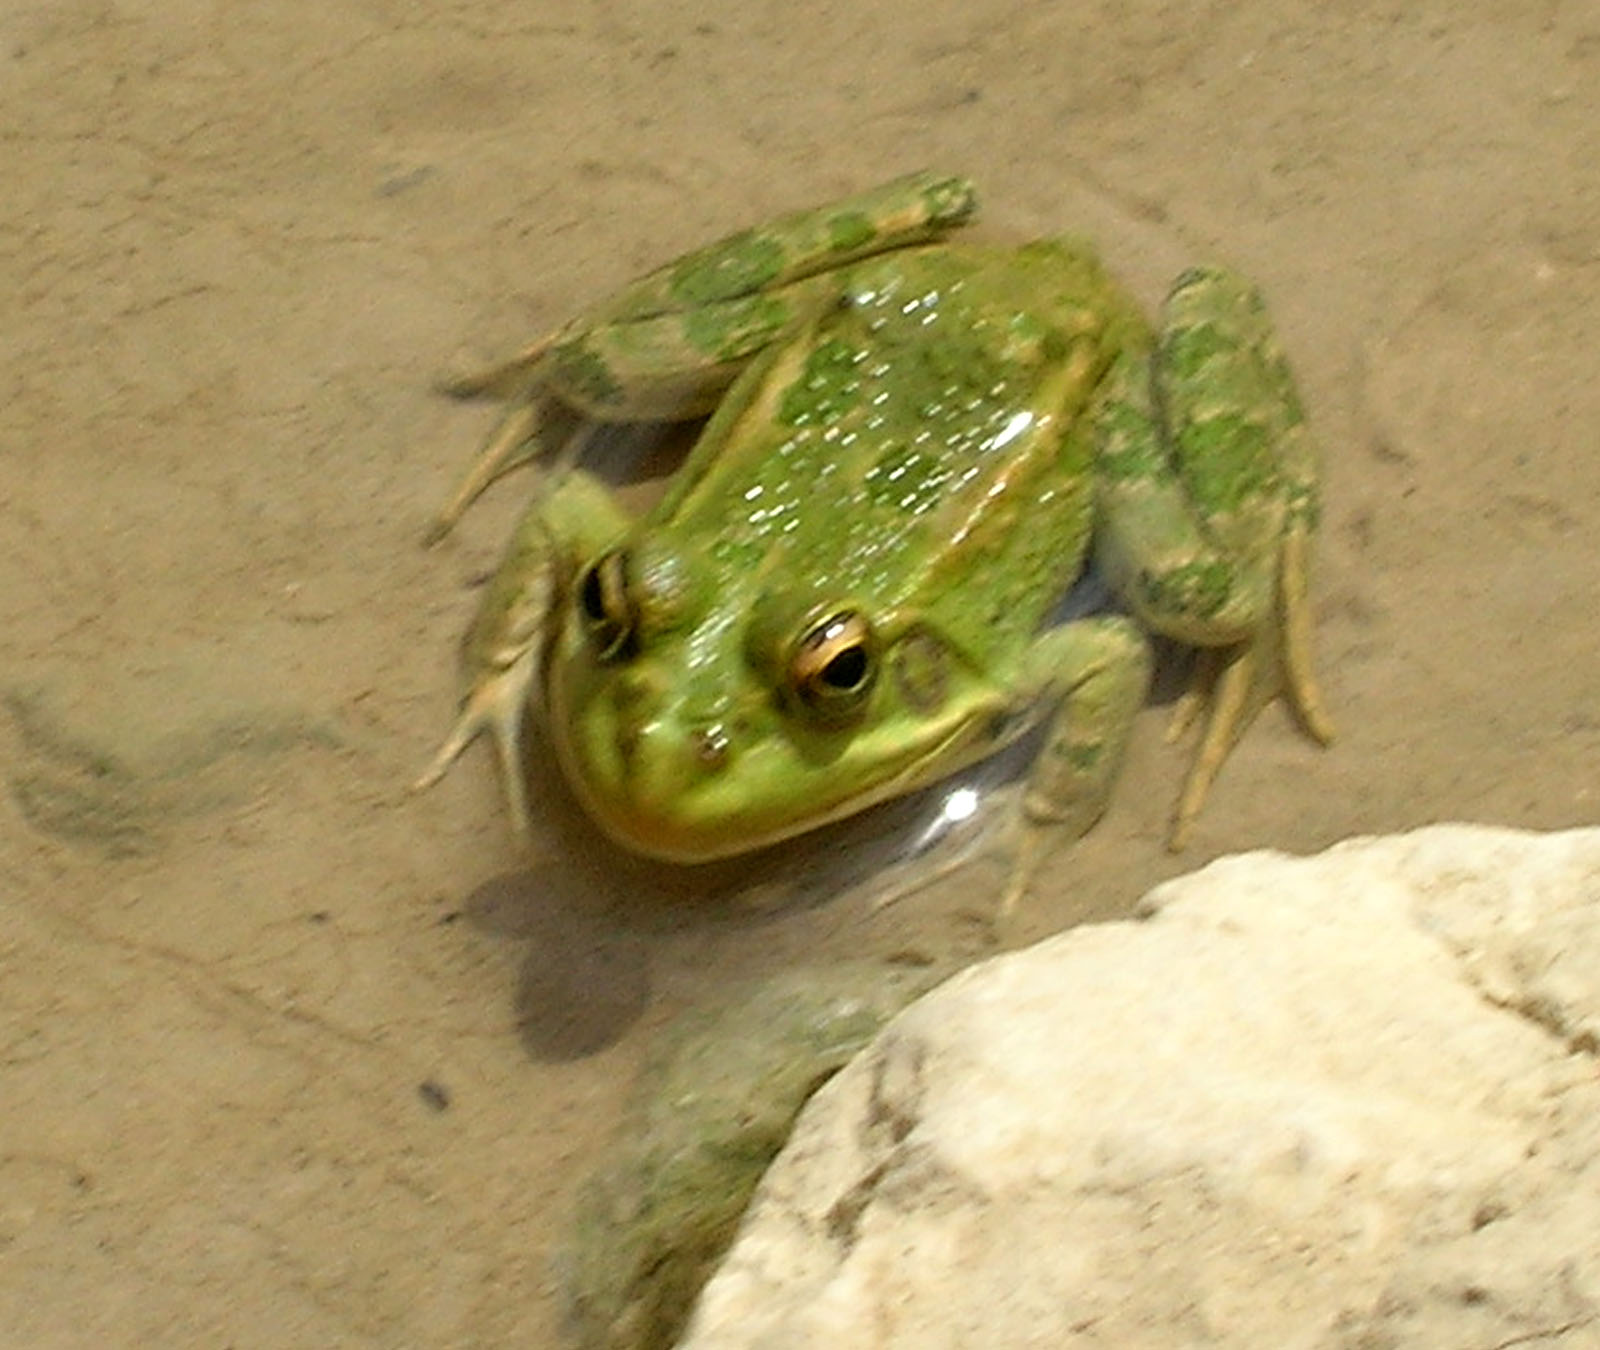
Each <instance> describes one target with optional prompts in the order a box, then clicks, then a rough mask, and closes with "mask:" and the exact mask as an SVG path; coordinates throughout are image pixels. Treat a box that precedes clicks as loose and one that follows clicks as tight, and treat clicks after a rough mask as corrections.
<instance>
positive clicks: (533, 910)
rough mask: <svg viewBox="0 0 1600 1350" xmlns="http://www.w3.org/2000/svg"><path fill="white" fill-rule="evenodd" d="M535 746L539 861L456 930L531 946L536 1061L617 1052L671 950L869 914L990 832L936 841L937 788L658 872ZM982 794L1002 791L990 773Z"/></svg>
mask: <svg viewBox="0 0 1600 1350" xmlns="http://www.w3.org/2000/svg"><path fill="white" fill-rule="evenodd" d="M529 739H530V745H529V751H530V754H529V757H528V758H529V761H530V763H529V765H528V766H527V767H528V769H529V773H530V784H531V786H532V788H533V792H534V800H535V803H536V806H535V810H536V812H537V815H538V821H537V827H536V828H537V833H538V838H537V842H536V843H535V845H534V846H533V849H532V857H531V859H530V861H529V863H528V865H527V866H525V867H521V868H517V869H515V870H511V871H505V872H500V873H498V874H496V875H494V876H491V877H489V878H488V879H487V880H485V881H483V882H481V883H480V884H478V885H477V886H475V887H474V888H473V889H472V890H471V891H470V892H469V893H468V894H467V895H466V896H465V897H464V898H463V900H462V902H461V904H460V905H459V906H458V907H457V908H456V910H455V912H454V914H453V915H452V918H453V919H454V920H455V921H459V922H464V923H467V924H469V925H470V926H471V927H472V928H474V929H476V930H478V931H479V932H482V933H485V934H489V935H492V936H493V937H494V938H496V939H499V940H508V941H511V942H514V943H519V944H526V954H525V956H524V958H523V961H522V964H521V968H520V971H519V973H518V978H517V987H516V992H515V995H514V1007H515V1020H516V1023H517V1027H518V1033H519V1036H520V1038H521V1040H522V1043H523V1048H524V1050H525V1051H526V1053H527V1054H528V1055H529V1057H530V1058H532V1059H534V1060H536V1061H539V1062H564V1061H570V1060H575V1059H581V1058H585V1057H587V1056H589V1055H593V1054H596V1053H598V1052H600V1051H601V1050H604V1049H605V1048H606V1047H607V1046H609V1045H611V1044H613V1043H615V1042H616V1041H617V1040H619V1039H620V1038H621V1037H622V1036H623V1035H624V1034H625V1033H626V1032H627V1030H628V1029H629V1028H630V1027H631V1026H632V1025H633V1024H634V1023H635V1022H636V1021H637V1020H638V1019H639V1018H640V1017H642V1016H643V1015H644V1013H645V1012H646V1010H647V1009H648V1008H649V1006H650V1004H651V1001H652V995H653V983H654V981H653V974H654V970H655V967H656V965H657V962H658V959H659V958H660V957H661V956H662V955H663V954H664V953H665V951H666V949H667V948H668V947H671V948H673V949H674V950H677V951H681V950H682V948H683V945H684V943H685V941H686V940H687V941H689V942H691V943H692V942H694V941H696V940H697V939H703V940H705V941H706V942H708V943H709V942H711V941H712V940H713V939H715V938H717V937H719V936H722V935H727V934H730V933H733V932H741V931H742V932H748V931H750V930H753V929H757V928H760V927H762V926H765V925H769V924H775V923H779V922H781V921H783V920H785V919H787V918H792V917H793V916H794V915H796V914H799V913H803V912H805V911H808V910H813V909H816V908H819V907H821V906H823V905H828V904H835V903H837V904H843V905H857V906H861V907H863V908H868V907H870V906H871V905H872V903H873V899H872V897H873V896H874V895H875V894H876V893H878V892H879V891H880V890H881V889H882V888H883V887H884V886H885V885H886V884H887V885H888V886H889V887H890V888H891V893H893V889H892V888H893V886H894V883H893V882H892V881H889V882H886V880H885V879H886V878H892V877H895V876H897V875H899V873H900V872H901V871H902V870H904V871H908V872H911V873H913V874H914V873H915V869H917V868H919V867H921V866H922V865H923V863H922V859H923V857H924V855H925V854H929V855H937V856H939V857H941V858H942V857H945V856H952V855H959V854H960V853H961V852H962V851H963V850H965V849H968V848H972V847H975V846H976V841H977V840H978V838H979V837H980V836H981V835H982V834H983V833H984V831H985V830H986V828H987V822H984V821H974V822H973V823H972V824H971V825H970V826H967V825H962V826H957V827H953V828H951V829H948V830H947V831H946V832H945V835H944V836H942V837H939V838H937V839H934V837H933V836H934V834H935V833H936V830H935V828H933V827H931V825H930V822H934V821H935V820H936V818H937V817H938V815H939V813H940V811H941V809H942V807H943V803H944V802H945V801H946V800H947V799H948V797H949V794H950V793H951V791H952V784H951V783H942V784H938V785H935V786H934V787H932V788H929V789H927V790H925V791H923V792H920V793H913V794H911V795H910V796H907V797H904V798H901V799H898V800H896V801H892V802H886V803H884V804H883V805H882V806H879V807H875V808H872V809H870V810H868V811H865V812H862V813H860V814H858V815H856V816H852V817H850V818H848V819H846V820H842V821H840V822H838V823H837V824H835V825H830V826H826V827H824V828H822V829H819V830H814V831H811V832H809V833H807V834H805V835H802V836H800V837H799V838H796V839H793V840H789V841H786V842H784V843H780V844H776V845H773V846H771V847H769V848H765V849H761V850H759V851H756V852H754V853H749V854H743V855H740V856H737V857H733V858H728V859H725V860H723V861H720V862H711V863H701V864H696V865H692V866H686V865H675V864H671V863H663V862H656V861H653V860H651V859H647V858H642V857H639V856H638V855H636V854H633V853H630V852H628V851H627V850H625V849H623V848H621V847H619V846H618V845H616V844H614V843H612V842H611V841H610V840H609V839H607V838H606V837H605V836H604V835H603V834H602V833H601V832H600V830H599V829H598V828H597V827H596V826H595V825H594V824H593V823H592V822H591V821H589V819H588V818H587V817H586V816H585V815H584V814H583V812H582V809H581V808H580V807H579V806H578V804H577V802H576V800H575V799H574V797H573V796H572V794H571V792H570V790H569V788H568V787H567V785H566V783H565V782H564V781H563V780H562V779H561V778H560V776H559V775H558V774H554V773H552V772H550V771H549V769H548V767H547V766H548V764H549V762H550V761H549V759H548V757H547V756H546V755H545V754H544V753H543V745H542V744H541V739H542V738H541V737H540V736H539V735H538V733H537V732H534V733H533V734H532V735H531V736H530V738H529ZM979 767H980V768H981V767H982V766H979ZM958 781H961V782H963V783H966V782H970V781H972V780H971V779H970V776H963V777H962V778H961V779H960V780H958ZM985 781H998V775H997V774H996V772H995V770H994V769H990V770H989V771H988V772H987V774H986V775H985ZM979 791H980V792H981V791H982V787H981V786H980V787H979ZM930 841H931V842H930Z"/></svg>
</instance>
